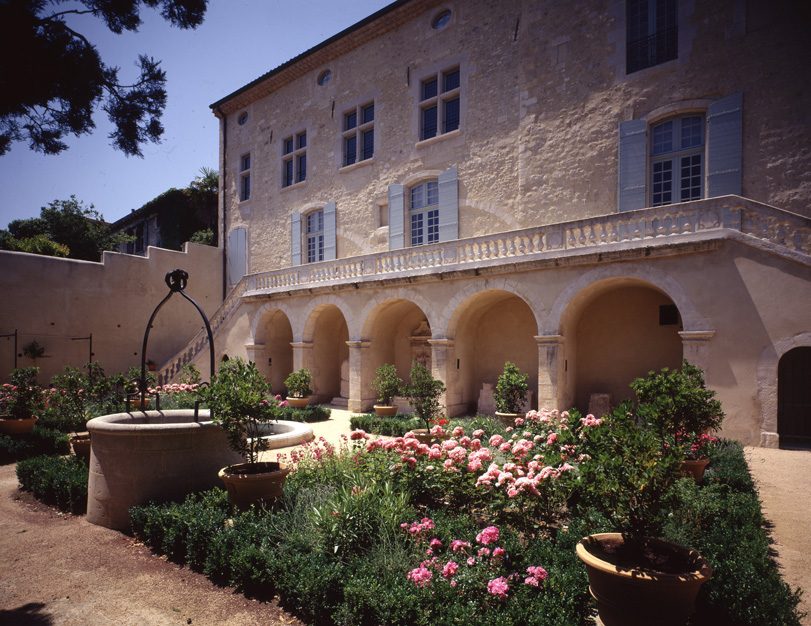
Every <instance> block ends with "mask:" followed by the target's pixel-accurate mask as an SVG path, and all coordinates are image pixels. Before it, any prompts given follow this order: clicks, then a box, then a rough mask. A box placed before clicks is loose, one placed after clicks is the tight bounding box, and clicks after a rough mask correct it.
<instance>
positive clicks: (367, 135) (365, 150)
mask: <svg viewBox="0 0 811 626" xmlns="http://www.w3.org/2000/svg"><path fill="white" fill-rule="evenodd" d="M374 122H375V104H374V102H370V103H368V104H364V105H362V106H359V107H355V108H354V109H352V110H351V111H347V112H346V113H344V122H343V144H344V158H343V164H344V166H346V165H352V164H353V163H357V162H358V161H365V160H366V159H371V158H372V157H373V156H374V153H375V129H374V125H375V124H374Z"/></svg>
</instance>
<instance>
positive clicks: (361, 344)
mask: <svg viewBox="0 0 811 626" xmlns="http://www.w3.org/2000/svg"><path fill="white" fill-rule="evenodd" d="M346 345H347V346H349V347H350V348H358V349H360V348H368V347H369V346H371V345H372V342H371V341H368V340H366V339H360V340H358V341H347V342H346Z"/></svg>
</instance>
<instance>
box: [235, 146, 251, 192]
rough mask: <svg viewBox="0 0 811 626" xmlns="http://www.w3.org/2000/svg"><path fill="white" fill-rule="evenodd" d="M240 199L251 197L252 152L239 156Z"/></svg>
mask: <svg viewBox="0 0 811 626" xmlns="http://www.w3.org/2000/svg"><path fill="white" fill-rule="evenodd" d="M238 193H239V201H240V202H247V201H248V200H250V199H251V153H250V152H245V153H243V154H241V155H240V157H239V190H238Z"/></svg>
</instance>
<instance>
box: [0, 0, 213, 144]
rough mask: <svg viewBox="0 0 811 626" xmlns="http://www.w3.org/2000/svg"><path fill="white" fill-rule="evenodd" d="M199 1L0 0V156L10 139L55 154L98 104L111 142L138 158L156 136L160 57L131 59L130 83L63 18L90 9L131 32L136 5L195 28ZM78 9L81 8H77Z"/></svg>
mask: <svg viewBox="0 0 811 626" xmlns="http://www.w3.org/2000/svg"><path fill="white" fill-rule="evenodd" d="M206 3H207V0H116V1H111V0H77V2H75V3H71V4H70V5H67V6H69V7H75V8H65V9H64V10H60V9H62V8H63V6H64V5H63V6H60V5H62V1H61V0H3V1H2V2H0V55H2V57H0V58H2V59H3V61H2V62H1V63H0V155H2V154H5V153H7V152H8V151H9V149H10V147H11V144H12V143H13V142H14V141H27V142H28V144H29V146H30V148H31V149H32V150H36V151H38V152H43V153H45V154H57V153H59V152H62V151H63V150H65V149H66V148H67V144H66V143H65V142H64V141H63V138H64V136H65V135H67V134H72V135H75V136H79V135H84V134H87V133H90V132H91V131H92V130H93V128H94V127H95V124H94V122H93V118H92V115H93V111H94V109H96V108H97V107H98V105H99V104H101V106H102V108H103V109H104V111H105V112H106V113H107V117H108V118H109V120H110V122H112V124H113V127H114V128H113V131H112V132H111V133H110V135H109V137H110V139H111V140H112V143H113V146H115V147H116V148H117V149H119V150H121V151H122V152H124V154H126V155H128V156H133V155H135V156H142V154H141V144H143V143H145V142H147V141H152V142H157V141H158V140H159V139H160V137H161V135H162V134H163V126H162V125H161V122H160V117H161V115H162V113H163V110H164V108H165V106H166V88H165V83H166V73H165V72H164V71H163V70H162V69H161V68H160V61H157V60H155V59H153V58H151V57H149V56H147V55H140V56H139V57H138V61H137V66H138V69H139V75H138V77H137V79H136V80H135V81H134V82H132V83H131V84H124V83H122V82H121V80H120V79H119V76H118V73H119V68H118V67H114V66H109V65H106V64H105V63H104V62H103V61H102V58H101V56H100V55H99V52H98V50H97V49H96V46H94V45H93V44H92V43H91V42H90V40H89V39H88V38H87V37H85V36H84V35H83V34H81V33H79V32H77V31H76V30H74V29H73V28H72V27H71V26H70V25H69V24H68V19H69V18H70V17H71V16H75V15H84V14H91V15H93V16H94V17H96V18H98V19H101V20H102V21H103V22H104V23H105V24H106V26H107V28H109V29H110V30H111V31H112V32H114V33H116V34H120V33H122V32H123V31H125V30H127V31H137V30H138V27H139V26H140V24H141V18H140V10H141V6H142V5H145V6H148V7H152V8H158V9H159V10H160V13H161V15H162V16H163V18H164V19H166V20H168V21H169V22H170V23H171V24H172V25H174V26H177V27H178V28H184V29H186V28H195V27H197V26H199V25H200V24H201V23H202V21H203V17H204V15H205V11H206ZM82 7H83V8H82Z"/></svg>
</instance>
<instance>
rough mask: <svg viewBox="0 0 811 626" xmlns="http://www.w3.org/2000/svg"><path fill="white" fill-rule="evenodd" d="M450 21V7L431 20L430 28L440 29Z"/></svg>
mask: <svg viewBox="0 0 811 626" xmlns="http://www.w3.org/2000/svg"><path fill="white" fill-rule="evenodd" d="M450 21H451V11H450V9H445V10H444V11H442V12H441V13H439V14H438V15H437V16H436V17H435V18H434V21H433V22H431V28H433V29H434V30H441V29H443V28H445V27H446V26H447V25H448V22H450Z"/></svg>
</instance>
